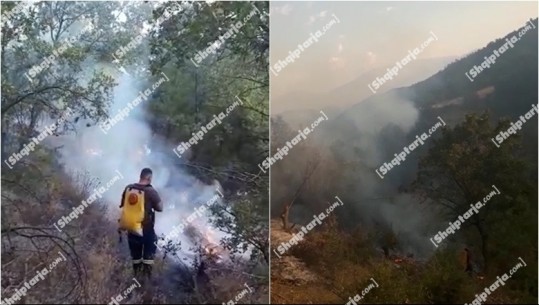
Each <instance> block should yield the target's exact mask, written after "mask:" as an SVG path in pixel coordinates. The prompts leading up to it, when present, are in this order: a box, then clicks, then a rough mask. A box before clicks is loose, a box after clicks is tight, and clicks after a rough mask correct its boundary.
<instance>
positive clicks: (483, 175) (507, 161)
mask: <svg viewBox="0 0 539 305" xmlns="http://www.w3.org/2000/svg"><path fill="white" fill-rule="evenodd" d="M508 126H509V124H508V122H507V121H502V122H500V123H499V124H498V125H497V127H496V128H492V127H490V124H489V116H488V114H486V113H484V114H482V115H481V116H478V115H475V114H471V115H467V116H466V119H465V121H464V122H463V123H462V124H460V125H457V126H455V127H454V128H453V129H447V128H446V129H444V130H443V131H442V135H441V136H440V137H439V138H437V139H433V140H432V147H431V148H430V150H429V153H428V155H427V156H426V157H424V158H423V159H422V160H421V162H420V164H419V171H418V176H417V179H416V181H415V182H414V188H415V190H416V191H418V192H420V193H421V194H422V196H425V197H426V198H428V199H430V201H431V202H432V203H433V204H437V205H439V206H441V207H443V208H444V209H445V210H446V211H447V212H448V215H447V216H448V217H449V219H450V220H451V221H453V220H454V219H456V218H457V217H458V216H459V215H462V214H464V213H465V212H466V211H468V210H469V209H470V204H472V203H476V202H478V201H480V200H482V199H483V198H484V197H485V196H486V195H487V194H489V193H490V192H491V191H492V190H493V185H495V186H496V187H497V188H498V189H499V190H500V192H501V195H498V196H494V197H493V198H492V199H491V200H490V201H489V202H488V203H487V204H486V205H485V206H484V207H483V208H482V209H481V210H479V213H478V215H474V216H472V217H471V218H470V219H469V220H468V221H467V222H466V223H464V225H463V229H464V228H465V227H469V226H472V227H473V228H475V230H476V231H477V233H478V235H479V237H480V243H481V247H480V248H481V253H482V256H483V261H484V264H485V268H487V267H488V262H489V257H490V254H491V250H490V245H491V238H490V237H491V236H492V235H491V234H490V232H492V229H494V228H495V227H496V226H497V225H500V223H505V222H508V221H509V220H508V219H507V218H508V217H507V216H508V215H510V213H509V212H510V211H511V210H513V209H521V208H525V207H524V206H525V205H527V204H528V203H525V202H522V201H521V200H519V199H518V197H519V196H521V195H525V194H530V189H533V187H532V186H531V185H530V183H529V182H528V181H527V179H526V174H524V173H526V166H525V165H526V164H525V163H524V162H523V161H522V160H519V159H518V158H517V157H516V152H517V148H518V136H517V135H513V136H511V137H510V138H508V139H507V140H505V141H504V142H503V143H502V144H501V145H500V147H499V148H497V147H496V146H495V145H494V144H493V143H492V142H491V141H490V139H491V138H492V137H495V135H496V134H498V132H500V131H502V130H504V131H505V130H507V128H508ZM525 196H527V195H525ZM515 205H518V206H515ZM508 213H509V214H508ZM496 239H499V237H498V238H496Z"/></svg>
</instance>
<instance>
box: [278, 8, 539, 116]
mask: <svg viewBox="0 0 539 305" xmlns="http://www.w3.org/2000/svg"><path fill="white" fill-rule="evenodd" d="M537 9H538V6H537V2H516V1H511V2H329V1H328V2H314V1H313V2H281V1H278V2H270V12H271V18H270V42H271V43H270V64H271V65H272V66H273V64H275V63H276V62H277V60H278V59H281V60H283V59H284V58H285V57H286V56H288V52H289V51H292V50H294V49H296V48H297V45H298V44H299V43H303V42H304V41H305V40H307V39H308V38H309V36H310V33H311V32H316V31H317V30H321V29H322V28H323V27H324V26H325V25H326V24H328V22H330V20H332V19H334V20H336V19H338V20H339V21H340V23H336V24H334V25H333V26H332V27H331V28H330V29H328V30H327V31H326V32H325V34H324V35H323V36H321V37H320V38H319V41H318V42H316V43H314V44H312V45H311V46H310V47H308V48H306V49H305V50H304V51H303V52H302V53H301V55H300V57H299V58H298V59H297V60H296V61H295V62H294V63H292V64H288V65H287V66H286V67H284V68H283V69H282V71H281V72H280V73H278V76H275V75H273V74H272V73H271V72H270V76H271V80H270V81H271V86H270V88H271V89H270V90H271V96H272V113H275V111H274V110H276V111H278V108H279V105H275V104H274V103H273V101H274V100H273V97H278V96H283V95H286V94H289V93H291V92H305V91H307V92H324V91H328V90H330V89H332V88H335V87H338V86H339V85H342V84H344V83H346V82H348V81H350V80H352V79H354V78H355V77H357V76H359V75H360V74H361V73H363V72H366V71H368V70H371V69H372V68H375V67H380V66H388V63H390V64H391V65H393V64H394V62H395V61H397V60H400V59H402V58H403V57H405V56H406V55H407V53H408V50H410V49H413V48H415V47H419V46H420V45H421V43H423V42H424V41H426V40H427V39H429V37H432V34H431V33H430V32H431V31H432V32H433V33H434V34H435V35H436V37H437V38H438V40H437V41H433V42H432V43H430V44H429V46H428V47H426V48H425V49H424V51H423V52H422V53H421V54H420V55H419V56H418V59H419V58H432V57H446V56H462V55H465V54H467V53H470V52H471V51H473V50H476V49H478V48H481V47H484V46H485V45H487V44H488V43H489V42H490V41H492V40H494V39H496V38H500V37H503V36H505V35H506V34H507V33H509V32H511V31H513V30H515V29H517V28H519V27H522V26H523V25H524V23H525V22H526V21H527V20H529V19H530V18H536V17H537ZM412 63H413V62H412ZM274 107H275V108H276V109H273V108H274Z"/></svg>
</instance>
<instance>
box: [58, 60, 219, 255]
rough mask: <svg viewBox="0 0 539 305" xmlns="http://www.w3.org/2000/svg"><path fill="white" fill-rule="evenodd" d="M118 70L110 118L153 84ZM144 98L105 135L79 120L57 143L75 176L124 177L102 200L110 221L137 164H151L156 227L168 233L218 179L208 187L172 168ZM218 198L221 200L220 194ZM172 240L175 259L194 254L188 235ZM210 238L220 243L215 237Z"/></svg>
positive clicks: (202, 222) (211, 192) (205, 225)
mask: <svg viewBox="0 0 539 305" xmlns="http://www.w3.org/2000/svg"><path fill="white" fill-rule="evenodd" d="M105 70H107V69H105ZM108 70H109V71H110V69H108ZM118 74H119V73H116V75H115V77H116V82H117V83H118V85H117V86H116V87H115V88H114V92H113V102H112V105H111V106H110V108H109V112H108V116H109V117H113V116H114V115H116V114H117V113H119V112H120V111H121V110H122V109H124V108H125V107H126V106H127V104H128V103H129V102H130V101H133V100H135V99H136V98H137V95H139V92H141V91H144V90H146V89H148V88H152V85H153V84H154V83H149V82H148V81H140V80H137V79H135V78H134V77H132V76H130V75H127V74H119V76H118ZM149 102H151V96H150V97H149V98H148V100H143V101H142V102H141V103H140V104H138V105H137V106H135V107H134V108H133V109H132V110H131V111H130V112H129V114H128V115H127V116H126V117H125V118H124V119H123V120H122V121H119V122H118V123H117V124H115V125H113V126H111V128H110V129H109V130H108V131H107V133H106V134H105V133H104V131H103V130H102V129H101V128H100V127H99V126H90V127H87V126H86V124H87V123H88V122H86V121H84V120H79V121H78V122H77V124H76V133H75V134H70V135H64V136H61V137H60V139H59V141H60V143H58V144H60V145H63V147H62V148H61V149H60V151H59V153H60V162H61V163H62V164H63V165H64V166H65V168H66V169H68V171H69V174H71V175H72V176H73V177H74V178H75V177H76V176H77V175H79V174H80V173H85V174H86V175H88V176H89V177H91V178H95V179H97V180H98V181H99V182H100V184H101V185H102V186H106V185H107V183H108V182H109V181H111V179H113V178H114V177H115V176H118V175H119V174H118V172H119V173H121V175H122V176H123V179H121V180H119V181H116V182H115V183H114V184H112V185H111V186H110V188H108V189H107V191H106V192H105V193H104V194H103V199H102V201H103V202H104V204H105V205H107V207H108V215H106V216H107V218H108V219H110V221H113V222H115V223H116V221H117V219H118V217H119V213H120V209H119V204H120V201H121V194H122V192H123V190H124V188H125V186H126V185H127V184H130V183H136V182H138V179H139V175H140V171H141V169H142V168H145V167H149V168H151V169H152V171H153V181H152V185H153V186H154V188H155V189H156V190H157V191H158V192H159V194H160V196H161V199H162V202H163V203H164V211H163V213H156V225H155V229H156V233H157V234H158V235H159V236H161V235H168V234H169V233H170V232H172V231H173V230H174V228H175V227H177V226H179V225H180V224H181V223H182V221H184V220H185V219H187V218H188V217H189V216H190V215H191V214H192V213H193V212H194V211H195V210H194V209H195V208H197V207H200V206H201V205H203V204H205V203H206V202H208V201H209V200H210V199H211V198H214V196H215V195H216V194H218V193H217V188H219V187H220V185H219V183H218V182H217V181H215V183H214V184H213V185H206V184H204V183H202V182H200V181H199V180H197V179H196V178H194V177H192V176H190V175H189V174H187V173H185V172H184V171H182V170H181V169H180V168H179V167H178V166H177V165H178V164H180V163H182V162H181V160H180V159H178V157H177V156H176V155H175V154H174V153H173V152H172V147H173V146H174V144H170V143H169V144H167V143H166V141H165V140H164V139H162V138H160V137H159V136H158V135H152V131H151V129H150V127H149V125H148V123H147V122H146V120H145V109H146V107H147V103H149ZM176 145H177V144H176ZM214 199H215V198H214ZM217 202H218V203H221V199H220V197H219V199H218V200H217ZM206 213H208V212H206ZM192 223H193V225H194V226H195V227H197V228H198V229H199V230H200V231H201V232H203V233H208V230H212V232H211V235H213V236H216V239H220V238H222V237H223V236H224V235H223V234H222V233H221V232H218V231H217V230H213V229H211V228H210V227H211V226H210V225H209V218H208V215H204V216H202V217H197V218H196V219H195V220H194V221H193V222H192ZM184 233H185V231H184ZM173 242H181V245H182V252H183V254H181V255H179V256H180V258H192V257H193V252H192V251H190V250H189V248H191V247H192V246H194V245H193V241H192V240H191V239H190V238H188V236H186V235H185V234H178V237H177V240H176V239H173ZM211 242H214V243H217V244H218V243H219V241H218V240H213V241H211Z"/></svg>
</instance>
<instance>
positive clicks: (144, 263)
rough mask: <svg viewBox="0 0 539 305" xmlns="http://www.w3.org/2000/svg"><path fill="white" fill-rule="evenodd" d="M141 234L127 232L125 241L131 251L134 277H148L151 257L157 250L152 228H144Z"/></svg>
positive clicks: (150, 268)
mask: <svg viewBox="0 0 539 305" xmlns="http://www.w3.org/2000/svg"><path fill="white" fill-rule="evenodd" d="M142 234H143V236H139V235H136V234H132V233H128V234H127V241H128V243H129V250H130V251H131V259H132V260H133V270H134V272H135V277H140V276H141V275H143V276H144V277H147V278H150V277H151V274H152V267H153V259H154V256H155V252H156V250H157V246H156V244H155V243H156V241H157V236H156V235H155V230H154V229H153V228H150V229H144V231H143V233H142Z"/></svg>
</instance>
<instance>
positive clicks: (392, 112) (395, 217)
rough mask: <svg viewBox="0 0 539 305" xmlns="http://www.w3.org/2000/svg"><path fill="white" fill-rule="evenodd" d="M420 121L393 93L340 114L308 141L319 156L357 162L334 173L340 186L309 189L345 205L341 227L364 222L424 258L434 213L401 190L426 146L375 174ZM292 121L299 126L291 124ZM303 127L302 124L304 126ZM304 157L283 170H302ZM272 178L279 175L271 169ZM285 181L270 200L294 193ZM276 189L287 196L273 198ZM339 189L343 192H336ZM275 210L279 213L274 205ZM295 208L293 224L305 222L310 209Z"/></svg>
mask: <svg viewBox="0 0 539 305" xmlns="http://www.w3.org/2000/svg"><path fill="white" fill-rule="evenodd" d="M419 118H420V110H419V109H418V108H417V107H416V105H415V104H414V102H413V101H411V100H409V99H406V98H404V97H403V96H401V95H399V94H398V92H396V90H393V91H390V92H387V93H384V94H380V95H376V96H373V97H372V98H369V99H367V100H364V101H362V102H361V103H358V104H356V105H355V106H353V107H351V108H350V109H347V110H346V111H345V112H343V113H342V114H341V115H339V116H334V117H330V118H329V120H328V124H327V125H325V126H323V127H321V128H320V129H317V130H316V131H314V132H312V133H311V134H312V135H309V136H310V137H313V138H314V139H310V141H311V143H312V144H315V143H316V144H315V145H317V146H318V148H317V149H318V150H320V151H322V152H323V155H328V156H332V158H334V159H335V161H336V162H337V164H341V166H342V164H355V165H353V169H354V170H350V167H349V168H348V169H347V170H344V171H340V172H339V171H338V172H337V173H340V176H337V177H334V179H337V180H338V181H339V182H337V183H336V184H332V185H333V187H331V189H328V186H327V185H319V186H318V187H312V188H311V189H318V190H319V191H317V196H318V197H319V198H320V197H322V198H325V197H327V198H331V197H332V196H334V195H338V196H339V197H341V198H342V200H343V201H344V203H345V206H344V207H343V209H342V210H340V211H336V213H337V214H338V217H339V218H340V220H341V223H343V224H344V226H347V227H350V228H353V227H355V226H357V225H358V224H359V223H362V224H364V225H366V226H367V227H368V228H371V229H372V230H374V231H375V232H377V233H381V232H380V231H381V230H382V231H383V230H388V229H389V230H391V231H393V232H394V234H395V236H396V238H397V239H398V241H399V251H402V252H404V253H413V254H415V255H416V257H426V256H428V255H429V254H430V253H432V251H433V250H434V249H433V247H432V244H431V243H430V241H429V237H432V235H431V234H432V232H433V230H432V228H431V224H433V222H434V221H435V220H436V219H437V217H436V215H437V213H438V211H437V210H435V209H433V207H432V206H431V205H425V204H421V203H420V200H419V199H418V198H417V197H415V196H413V195H412V194H410V193H407V192H405V191H403V189H404V188H405V187H407V186H408V185H409V184H410V182H412V181H413V180H414V178H415V175H416V172H417V164H418V158H419V157H420V156H421V155H422V154H424V153H426V152H427V149H428V147H426V146H427V145H425V146H422V147H420V148H418V149H417V150H415V151H413V152H412V154H411V155H410V156H409V157H408V158H407V159H406V160H405V161H404V162H403V163H402V164H400V165H399V166H398V167H395V168H394V169H393V170H392V171H390V172H389V173H388V174H387V175H386V176H385V177H384V179H380V177H379V176H378V175H377V174H376V173H375V169H376V168H379V167H380V166H381V165H382V164H383V163H384V162H390V161H391V159H392V158H394V154H395V153H398V152H400V151H402V149H403V147H404V146H407V145H409V144H410V142H411V141H413V139H415V135H416V134H417V133H418V120H419ZM294 123H297V122H292V124H294ZM303 125H306V124H305V122H303ZM421 132H423V131H421ZM313 142H315V143H313ZM306 159H309V157H308V156H305V155H304V154H302V155H299V154H298V155H293V154H291V155H290V156H288V157H287V159H285V160H283V161H285V162H286V163H287V164H288V166H285V165H283V166H282V168H287V170H286V171H290V170H294V171H298V172H301V170H302V168H301V166H303V164H305V160H306ZM322 162H324V161H322ZM322 166H323V165H322ZM326 170H327V171H328V173H329V174H330V175H335V174H336V173H335V170H332V171H330V170H328V169H326ZM328 173H325V172H324V169H322V170H321V171H317V172H315V175H322V176H325V175H328ZM273 174H277V172H276V171H274V172H273ZM283 174H284V172H283ZM314 179H316V177H315V178H314ZM327 180H329V181H331V180H332V179H331V178H330V179H327ZM272 181H279V179H278V178H277V179H274V180H272ZM285 183H287V184H285V185H283V186H279V187H276V186H275V184H273V185H272V197H274V196H276V197H278V198H286V197H287V196H290V192H291V191H293V190H290V188H288V187H286V185H295V184H297V181H296V183H295V184H294V183H290V182H289V181H288V182H285ZM274 187H276V189H277V190H281V192H285V193H284V194H279V193H276V194H274V193H273V188H274ZM339 190H340V192H342V193H341V194H335V192H338V191H339ZM287 194H288V195H287ZM302 197H304V198H307V197H309V198H310V201H312V200H317V198H312V195H310V194H304V195H302ZM308 201H309V200H307V202H308ZM274 203H275V204H280V203H281V202H277V201H276V202H274ZM276 208H277V209H279V208H278V206H277V207H276ZM294 209H295V211H294V210H293V211H292V213H291V218H292V219H291V220H292V221H293V222H294V221H299V222H300V223H301V222H303V221H309V216H310V215H312V212H313V211H312V210H311V209H312V207H307V206H303V207H302V206H296V207H294Z"/></svg>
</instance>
